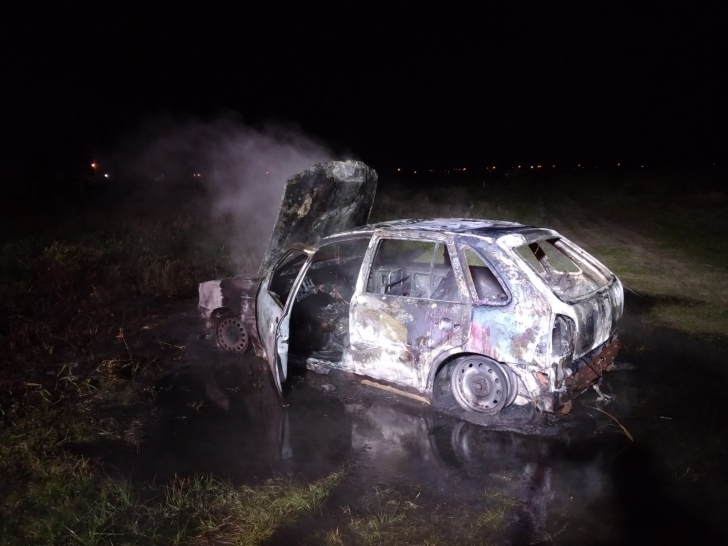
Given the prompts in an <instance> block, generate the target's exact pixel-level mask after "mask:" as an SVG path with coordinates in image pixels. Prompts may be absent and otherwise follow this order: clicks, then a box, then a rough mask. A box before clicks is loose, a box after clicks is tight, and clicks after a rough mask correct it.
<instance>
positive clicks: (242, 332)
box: [212, 315, 250, 353]
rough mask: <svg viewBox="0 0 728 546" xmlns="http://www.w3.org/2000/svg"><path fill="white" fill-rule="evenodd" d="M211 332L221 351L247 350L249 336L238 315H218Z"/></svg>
mask: <svg viewBox="0 0 728 546" xmlns="http://www.w3.org/2000/svg"><path fill="white" fill-rule="evenodd" d="M212 332H213V336H214V338H215V343H217V346H218V347H220V349H222V350H223V351H228V352H231V353H244V352H245V351H247V350H248V346H249V344H250V336H249V335H248V331H247V330H246V329H245V325H244V324H243V321H242V320H241V319H240V317H236V316H234V315H222V316H220V317H218V318H217V320H216V321H215V325H214V326H213V330H212Z"/></svg>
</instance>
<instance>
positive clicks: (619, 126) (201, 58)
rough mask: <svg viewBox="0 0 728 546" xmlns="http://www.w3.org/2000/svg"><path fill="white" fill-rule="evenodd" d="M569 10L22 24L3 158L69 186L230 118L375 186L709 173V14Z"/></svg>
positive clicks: (106, 14) (226, 14) (50, 17)
mask: <svg viewBox="0 0 728 546" xmlns="http://www.w3.org/2000/svg"><path fill="white" fill-rule="evenodd" d="M570 4H575V5H576V4H577V3H565V4H558V3H552V2H548V3H547V2H541V3H534V4H533V5H523V4H520V6H521V7H518V8H514V7H508V8H503V9H500V8H498V9H496V8H491V7H488V8H487V9H485V8H482V9H480V10H479V11H478V12H474V11H461V12H460V13H448V14H445V13H440V12H439V11H430V9H429V8H425V7H424V5H422V6H420V7H418V8H415V9H412V10H411V11H410V12H409V13H406V14H405V13H401V12H396V13H395V11H394V10H393V8H382V7H375V6H368V7H367V6H360V7H358V8H356V9H352V8H347V9H344V8H345V6H344V5H342V6H341V8H340V9H339V10H335V9H330V10H328V11H319V12H314V11H313V10H312V9H311V8H310V7H309V6H305V7H303V8H299V9H298V10H297V11H290V10H287V9H283V8H280V9H278V10H273V11H270V12H268V13H265V14H263V13H259V12H257V11H255V12H254V11H252V10H248V9H247V8H244V6H243V5H242V4H241V5H240V6H239V7H238V8H236V9H232V8H230V10H218V11H217V12H204V13H203V12H202V11H199V10H200V9H201V8H200V7H199V6H195V11H186V10H184V9H182V8H181V4H179V5H177V6H176V7H169V8H167V9H156V10H150V9H149V8H144V9H141V8H138V9H132V8H131V7H129V6H125V7H118V8H116V9H110V10H109V11H98V9H99V8H98V7H97V8H95V10H88V9H87V10H84V11H76V12H72V11H69V10H68V9H64V10H63V11H60V12H56V13H51V12H48V11H43V13H42V17H40V16H28V17H19V18H18V19H17V20H15V21H14V22H13V23H12V24H9V22H8V26H9V27H10V28H9V29H8V32H6V35H5V38H4V40H5V41H6V44H4V47H3V57H4V62H3V66H4V68H3V76H2V79H1V80H0V82H1V83H0V89H1V90H2V91H1V92H2V99H3V111H4V112H3V120H2V127H3V131H2V150H3V156H4V157H3V160H4V161H5V162H6V164H10V165H15V166H18V165H28V164H29V163H30V164H33V165H36V166H38V167H39V168H41V167H42V168H43V169H49V168H52V169H59V170H64V169H73V168H74V166H75V165H81V164H83V165H86V164H87V163H88V160H89V158H91V157H93V156H94V154H96V153H98V151H99V150H105V149H111V148H113V147H114V146H115V144H116V143H117V142H118V141H119V139H120V138H121V137H122V136H123V135H124V134H126V133H127V132H128V131H131V130H133V129H134V128H135V127H136V126H138V124H139V123H141V122H142V121H144V120H145V119H148V118H150V117H153V116H157V115H160V114H171V115H194V116H200V117H203V118H205V117H210V116H214V115H215V114H217V113H219V112H221V111H233V112H237V113H239V114H240V115H241V116H242V118H243V119H244V120H246V122H248V123H251V124H256V123H261V122H265V121H268V120H278V121H284V122H291V123H296V124H298V125H299V126H300V127H301V128H302V129H303V130H304V131H306V132H308V133H310V134H313V135H315V136H316V137H318V138H321V139H323V140H324V141H326V142H328V143H330V144H331V145H332V146H333V147H334V148H335V149H336V150H339V151H341V152H345V151H347V150H350V151H351V152H353V153H354V154H355V155H356V156H358V157H360V158H362V159H364V160H366V161H369V162H371V163H372V164H373V165H374V166H375V167H377V168H378V169H391V168H394V167H395V166H399V165H402V166H405V167H409V166H414V167H418V166H420V167H422V168H426V167H450V166H453V165H485V164H491V163H493V164H495V163H498V164H506V163H508V162H544V163H572V162H573V163H576V162H581V163H585V164H588V163H590V164H599V163H610V162H616V161H622V162H630V161H631V162H635V163H650V164H669V163H672V162H677V163H686V164H690V163H712V162H715V161H718V162H721V161H724V160H725V155H726V153H725V151H726V149H727V146H726V144H728V137H727V132H728V131H727V129H726V127H728V125H727V122H728V115H727V112H728V109H727V108H726V96H727V95H728V94H727V93H726V91H727V88H726V85H725V83H724V81H723V80H725V79H727V78H726V73H727V71H726V68H728V67H727V66H726V64H727V63H726V51H728V47H726V45H727V44H726V41H727V39H726V32H725V30H724V28H723V26H724V19H723V17H722V14H720V13H717V12H709V11H703V10H702V9H699V8H697V7H689V6H688V5H682V6H679V7H677V6H676V7H665V6H661V7H659V9H658V8H655V6H651V7H649V8H644V9H637V8H634V7H619V6H618V5H617V4H612V3H610V2H599V3H596V2H590V3H585V2H581V3H578V6H571V5H570ZM586 4H588V6H586V7H584V5H586ZM506 5H508V6H511V4H510V3H509V4H506ZM38 9H39V10H40V8H38Z"/></svg>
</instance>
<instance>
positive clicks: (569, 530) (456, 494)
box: [67, 296, 728, 544]
mask: <svg viewBox="0 0 728 546" xmlns="http://www.w3.org/2000/svg"><path fill="white" fill-rule="evenodd" d="M628 298H629V299H628V301H627V306H626V308H627V315H626V317H625V320H624V323H623V326H622V334H621V338H622V341H623V343H624V349H623V350H622V352H621V354H620V358H619V360H618V362H619V364H618V366H617V370H615V371H613V372H611V373H609V374H607V375H606V377H605V379H604V382H603V384H602V387H603V391H604V392H605V393H609V394H613V395H614V396H615V399H614V400H613V401H612V402H610V403H608V404H606V405H605V404H604V403H601V402H598V401H597V400H596V394H595V393H594V392H593V391H588V392H587V393H585V394H584V395H582V396H581V397H580V398H578V400H577V401H576V402H575V404H574V408H573V410H572V412H571V413H570V414H569V415H567V416H563V417H558V418H556V419H547V420H546V421H545V422H544V423H543V424H542V425H540V426H541V427H543V428H542V430H541V432H543V434H538V433H537V432H538V431H539V429H538V427H535V426H534V424H533V422H530V421H529V419H523V415H522V414H518V415H516V414H515V412H514V413H509V412H506V414H505V415H504V419H503V420H502V421H501V422H500V423H492V424H491V425H486V426H477V425H473V424H471V423H468V422H466V421H463V420H461V419H460V418H459V417H458V416H457V415H453V413H457V412H453V411H450V410H447V409H443V408H433V407H430V406H425V405H422V404H420V403H417V402H415V401H412V400H409V399H406V398H401V397H399V396H397V395H393V394H389V393H385V392H380V391H378V390H376V389H372V388H371V387H365V386H361V385H360V383H359V380H358V379H357V378H356V377H354V376H351V377H347V376H345V375H340V374H339V375H335V374H329V375H317V374H314V373H311V372H303V371H298V372H297V373H296V374H295V375H294V376H293V379H292V384H291V388H290V391H289V394H288V396H287V397H286V398H285V400H284V401H281V400H280V399H279V397H278V395H277V393H276V392H275V391H274V389H273V387H272V383H271V381H270V379H269V375H268V373H269V372H268V370H267V368H266V364H265V363H264V362H263V361H261V360H259V359H257V358H256V357H254V356H243V357H241V356H239V355H235V354H226V353H221V352H219V351H218V350H217V349H216V348H215V347H213V345H212V343H211V342H210V341H208V340H206V339H204V338H203V337H202V336H201V321H200V320H198V318H197V316H196V315H195V313H194V312H192V309H194V303H195V302H193V301H189V302H180V303H179V304H178V305H177V304H176V305H175V306H173V308H171V309H170V313H169V315H168V316H167V317H166V318H162V319H160V320H158V321H157V322H156V323H154V324H150V325H145V329H142V330H140V331H138V332H134V333H129V335H128V338H127V341H128V343H129V348H130V350H131V351H132V352H134V351H137V350H141V349H142V348H143V347H144V346H145V345H155V344H158V342H159V340H163V342H164V343H167V344H170V346H174V347H177V348H178V349H177V350H178V351H179V352H180V355H181V356H180V358H179V360H178V362H176V363H175V364H174V365H171V366H169V367H167V369H164V370H163V371H162V373H161V375H160V376H158V377H157V378H156V379H155V384H154V389H155V391H156V392H157V395H156V399H155V402H154V404H153V406H152V409H151V412H150V414H149V416H148V419H147V420H146V422H145V423H144V424H143V426H142V427H141V428H140V429H139V430H138V431H137V432H136V434H137V439H136V441H135V442H132V443H130V442H129V441H127V440H125V439H116V440H97V441H91V442H83V443H78V444H72V445H68V446H67V449H70V450H73V451H74V452H75V453H78V454H82V455H85V456H88V457H91V458H93V459H94V460H96V461H98V462H100V463H102V464H103V466H104V468H105V469H106V470H107V471H108V472H112V473H114V474H121V475H128V476H133V479H134V480H146V481H156V482H159V483H163V482H164V481H166V480H169V479H170V478H171V477H172V476H173V475H175V474H177V475H189V474H192V473H213V474H214V475H216V476H220V477H224V478H226V479H229V480H231V481H232V482H233V483H236V484H256V483H262V482H263V481H264V480H265V479H267V478H269V477H271V476H274V475H278V474H290V475H292V476H294V478H295V479H297V480H304V481H308V480H315V479H318V478H321V477H323V476H326V475H327V474H329V473H330V472H333V471H336V470H337V469H340V468H342V466H343V467H344V468H346V470H347V473H346V475H345V477H344V479H343V480H342V481H341V482H340V483H339V485H338V486H337V487H336V488H335V489H334V490H333V491H332V494H331V496H330V498H329V499H328V500H327V502H326V503H325V505H324V507H323V509H322V510H321V511H320V512H316V513H314V514H308V515H305V516H302V517H300V518H298V519H297V520H296V521H294V522H291V524H290V525H284V526H282V527H281V528H279V530H278V531H277V532H276V534H275V535H274V536H273V537H272V538H271V539H270V543H272V544H291V543H311V544H316V543H332V544H333V543H343V544H346V543H352V542H353V543H378V542H379V543H405V542H409V543H427V541H430V542H429V543H432V544H434V543H441V542H446V543H454V542H469V541H475V542H476V543H480V542H483V543H490V544H494V543H507V544H533V543H557V544H584V543H587V542H589V543H596V544H624V543H634V544H637V543H641V544H644V543H654V544H660V543H661V544H676V543H685V542H688V541H689V542H693V543H695V542H697V543H711V544H717V543H720V542H725V541H727V540H728V528H727V527H726V525H725V523H724V521H723V520H724V515H725V514H726V513H728V500H726V495H725V493H724V492H725V491H726V490H728V464H727V463H728V433H727V432H726V430H727V428H726V418H728V415H727V413H726V409H725V406H724V405H723V402H724V400H725V395H724V391H725V384H726V371H725V370H726V368H725V365H724V362H725V356H724V355H725V349H726V347H725V346H722V345H720V344H713V345H708V344H706V343H705V342H704V341H699V340H697V339H694V338H691V337H689V336H687V335H685V334H681V333H679V332H676V331H672V330H668V329H660V328H648V327H646V326H645V325H643V324H642V322H641V320H640V313H641V312H646V311H648V310H649V305H650V302H649V301H647V300H645V299H642V298H636V297H634V296H628ZM590 406H592V407H590ZM595 408H599V409H602V410H604V411H606V412H608V413H609V414H611V416H613V417H614V418H615V419H616V420H618V421H619V423H621V425H622V426H623V427H624V429H626V430H624V429H622V428H620V426H618V425H617V423H616V422H615V420H614V419H612V418H611V417H609V416H607V415H605V414H603V413H601V412H599V411H598V410H597V409H595ZM118 411H128V408H127V409H126V410H124V409H122V408H120V409H119V410H118ZM519 419H521V421H523V422H524V427H523V431H522V432H518V426H517V425H518V421H519ZM504 422H505V424H504ZM514 423H516V424H515V425H514ZM628 435H630V436H631V437H632V438H633V440H634V441H632V440H631V439H630V438H629V437H628ZM373 521H376V522H377V525H376V529H374V531H375V534H374V535H372V534H371V532H372V531H373V529H372V522H373ZM367 533H369V534H367Z"/></svg>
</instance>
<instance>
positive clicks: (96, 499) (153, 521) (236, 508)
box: [0, 391, 343, 545]
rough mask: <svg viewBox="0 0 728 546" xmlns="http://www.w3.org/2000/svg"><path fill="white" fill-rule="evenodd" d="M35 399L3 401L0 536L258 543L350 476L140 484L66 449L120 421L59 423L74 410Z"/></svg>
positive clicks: (317, 505) (55, 541)
mask: <svg viewBox="0 0 728 546" xmlns="http://www.w3.org/2000/svg"><path fill="white" fill-rule="evenodd" d="M28 398H29V399H26V400H25V404H23V405H22V406H21V405H18V404H16V405H15V406H14V407H9V408H3V416H4V417H5V419H6V421H7V422H9V423H10V425H9V426H7V427H6V428H4V429H3V431H2V433H0V476H2V485H1V486H0V490H1V491H0V492H1V493H2V495H1V496H0V542H2V543H3V544H28V543H31V544H49V545H62V544H86V545H92V544H112V543H113V544H132V543H133V544H193V543H197V542H200V541H202V542H208V541H213V542H215V541H217V542H218V543H225V544H240V545H253V544H260V543H261V542H263V541H265V540H266V539H268V538H270V537H271V536H272V535H273V533H275V531H276V530H277V529H278V528H279V527H280V526H282V525H284V524H287V523H289V522H291V521H292V520H293V519H294V518H295V517H296V516H297V515H298V514H300V513H304V512H315V511H318V510H320V509H321V507H322V505H323V503H324V502H325V500H326V498H327V497H328V495H329V492H330V491H331V489H332V488H333V487H335V486H336V484H337V483H338V482H339V480H340V479H341V476H342V474H343V471H342V472H335V473H332V474H330V475H329V476H327V477H325V478H323V479H321V480H318V481H315V482H312V483H308V484H301V483H295V482H293V481H291V480H290V479H287V478H284V477H279V478H275V479H270V480H268V481H267V482H266V483H264V484H262V485H259V486H255V487H248V486H235V485H232V484H230V483H228V482H226V481H224V480H220V479H218V478H216V477H214V476H211V475H192V476H186V477H183V476H176V477H174V478H173V479H172V480H171V481H170V482H169V483H167V484H164V485H161V486H157V485H155V484H148V483H143V484H140V483H133V482H131V481H129V480H128V479H124V478H122V477H112V476H110V475H108V474H107V473H105V472H104V470H103V469H102V468H100V467H98V466H97V465H96V464H95V463H93V462H92V461H91V460H89V459H87V458H84V457H80V456H76V455H74V454H72V453H70V452H68V451H67V450H66V449H65V446H66V445H67V444H69V443H73V442H83V441H87V440H89V439H90V438H93V437H98V436H99V435H103V434H105V433H109V432H112V433H115V434H117V435H118V434H120V432H121V430H120V429H119V427H118V426H115V423H114V422H107V423H104V425H106V427H109V428H111V429H112V430H111V431H109V430H108V429H107V430H104V426H100V425H101V424H100V423H98V422H94V421H93V420H92V421H88V420H82V421H76V420H74V421H72V420H69V418H68V416H65V423H64V424H63V425H62V426H60V427H58V428H56V426H54V424H55V423H59V420H60V419H61V418H62V417H64V416H62V415H60V412H62V411H67V409H66V410H61V409H59V408H60V407H61V406H60V405H59V404H58V403H57V401H54V400H52V399H48V394H47V393H43V392H41V391H39V392H36V393H33V395H29V397H28ZM78 417H80V416H78ZM117 425H118V424H117Z"/></svg>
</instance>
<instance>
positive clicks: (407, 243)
mask: <svg viewBox="0 0 728 546" xmlns="http://www.w3.org/2000/svg"><path fill="white" fill-rule="evenodd" d="M367 292H369V293H372V294H386V295H392V296H406V297H412V298H421V299H432V300H439V301H460V293H459V291H458V289H457V282H456V279H455V274H454V273H453V271H452V265H451V263H450V256H449V254H448V251H447V247H446V246H445V245H444V244H440V243H435V242H431V241H413V240H405V239H382V240H381V241H380V242H379V246H378V248H377V253H376V255H375V257H374V261H373V263H372V269H371V272H370V273H369V279H368V282H367Z"/></svg>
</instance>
